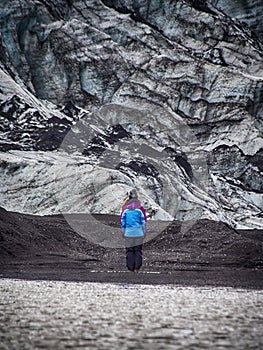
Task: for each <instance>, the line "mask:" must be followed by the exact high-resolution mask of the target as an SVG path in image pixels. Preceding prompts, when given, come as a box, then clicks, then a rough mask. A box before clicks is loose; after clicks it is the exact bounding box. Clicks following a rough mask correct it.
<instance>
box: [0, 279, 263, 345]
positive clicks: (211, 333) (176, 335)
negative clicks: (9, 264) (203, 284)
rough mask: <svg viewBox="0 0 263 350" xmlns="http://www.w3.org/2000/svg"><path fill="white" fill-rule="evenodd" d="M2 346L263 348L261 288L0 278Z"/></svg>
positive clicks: (262, 299) (0, 337)
mask: <svg viewBox="0 0 263 350" xmlns="http://www.w3.org/2000/svg"><path fill="white" fill-rule="evenodd" d="M0 293H1V294H0V344H1V346H0V347H1V349H40V348H41V349H43V348H44V349H65V348H69V349H70V348H71V349H99V350H102V349H173V350H174V349H184V350H185V349H238V350H241V349H244V350H245V349H246V350H248V349H262V348H263V327H262V326H263V291H250V290H242V289H240V290H237V289H231V288H194V287H193V288H192V287H190V288H185V287H178V286H149V285H127V284H125V285H124V284H123V285H122V284H96V283H73V282H47V281H33V282H32V281H20V280H10V279H2V280H0Z"/></svg>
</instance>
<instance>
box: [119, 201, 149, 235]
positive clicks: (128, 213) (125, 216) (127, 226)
mask: <svg viewBox="0 0 263 350" xmlns="http://www.w3.org/2000/svg"><path fill="white" fill-rule="evenodd" d="M121 230H122V233H123V234H124V236H125V237H143V236H144V235H145V233H146V224H145V218H144V215H143V212H142V211H141V209H138V208H136V207H135V208H131V209H125V210H124V211H123V213H122V215H121Z"/></svg>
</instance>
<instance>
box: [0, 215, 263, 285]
mask: <svg viewBox="0 0 263 350" xmlns="http://www.w3.org/2000/svg"><path fill="white" fill-rule="evenodd" d="M70 217H71V219H72V220H70V221H71V222H73V221H74V222H75V223H76V222H78V221H79V222H83V221H85V222H86V223H87V228H86V229H87V230H88V229H89V228H90V230H92V232H88V233H87V237H84V236H81V235H79V234H78V233H76V232H75V231H74V230H73V228H72V227H71V226H70V225H69V224H68V221H69V220H68V216H67V217H66V218H67V220H66V219H65V217H64V216H63V215H54V216H35V215H25V214H19V213H12V212H8V211H6V210H4V209H0V277H1V278H18V279H29V280H39V279H41V280H63V281H87V282H111V283H138V284H176V285H181V286H220V287H234V288H252V289H263V253H262V251H263V249H262V242H263V231H261V230H239V231H237V230H235V229H233V228H231V227H229V226H228V225H226V224H225V223H222V222H214V221H210V220H198V221H194V222H189V223H183V224H182V223H180V222H177V221H174V222H167V223H163V222H158V221H149V222H148V238H149V237H150V238H151V239H148V241H147V242H146V243H145V244H144V247H143V267H142V269H141V270H140V272H139V273H138V274H135V273H130V272H127V271H126V266H125V251H124V248H110V247H103V246H102V245H99V244H95V243H93V242H92V241H91V240H89V239H87V238H88V237H100V235H101V224H104V225H103V227H104V233H103V234H104V238H105V237H109V240H112V239H115V240H116V242H119V243H120V242H121V240H122V237H121V235H120V234H119V235H118V232H119V228H118V227H119V218H118V216H114V215H103V214H100V215H93V216H91V215H85V214H76V215H73V214H72V215H71V216H70ZM162 227H164V229H163V230H162ZM96 228H97V232H96ZM113 233H114V238H112V237H113V236H112V234H113ZM91 235H93V236H91ZM105 235H106V236H105ZM107 235H108V236H107ZM120 245H121V243H120Z"/></svg>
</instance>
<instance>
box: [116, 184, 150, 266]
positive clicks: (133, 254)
mask: <svg viewBox="0 0 263 350" xmlns="http://www.w3.org/2000/svg"><path fill="white" fill-rule="evenodd" d="M121 230H122V233H123V235H124V237H125V247H126V265H127V268H128V270H129V271H132V272H138V271H139V269H140V267H141V266H142V244H143V238H144V237H145V234H146V214H145V210H144V208H143V207H142V206H141V204H140V201H139V199H138V195H137V191H136V190H135V189H133V190H131V191H130V193H129V196H128V198H127V199H126V201H125V203H124V205H123V207H122V214H121Z"/></svg>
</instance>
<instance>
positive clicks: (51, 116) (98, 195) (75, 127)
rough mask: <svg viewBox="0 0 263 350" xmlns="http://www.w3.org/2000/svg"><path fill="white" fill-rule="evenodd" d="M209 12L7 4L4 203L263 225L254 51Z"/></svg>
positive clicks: (107, 0)
mask: <svg viewBox="0 0 263 350" xmlns="http://www.w3.org/2000/svg"><path fill="white" fill-rule="evenodd" d="M212 3H213V4H214V5H217V4H215V2H212V1H211V2H208V1H202V0H199V1H194V0H179V1H174V2H169V3H166V2H164V3H163V2H161V1H158V0H144V1H141V2H140V3H138V2H136V1H126V0H116V1H114V0H103V1H99V0H90V1H88V2H84V1H74V2H72V1H63V0H59V1H57V2H56V3H54V2H53V1H49V0H45V1H44V0H43V1H32V0H29V1H26V0H20V1H16V0H14V1H12V3H11V4H8V6H7V1H2V2H1V4H0V16H1V17H0V21H1V32H0V34H1V40H0V49H1V58H0V69H1V70H0V75H1V78H0V115H1V121H0V130H1V144H0V146H1V151H2V152H1V154H0V158H1V168H0V179H1V180H0V181H1V183H2V184H3V185H2V186H1V189H0V204H1V205H2V206H4V207H5V208H8V209H11V210H18V211H21V212H28V213H40V214H49V213H58V212H61V211H62V212H92V213H95V212H97V213H113V214H117V213H118V212H119V207H120V202H121V201H122V199H123V196H124V195H125V193H126V191H127V190H128V189H130V188H131V187H133V186H136V187H137V188H138V190H139V193H140V195H141V198H142V202H143V204H144V205H145V206H146V209H147V211H148V213H149V215H150V216H153V217H155V218H157V219H158V218H161V219H172V218H173V217H175V218H176V219H180V220H187V219H191V220H195V219H197V218H210V219H213V220H223V221H225V222H228V223H230V224H231V225H237V226H239V227H243V226H244V227H262V224H263V221H262V208H263V197H262V190H263V188H262V145H263V139H262V102H263V101H262V89H263V70H262V42H261V41H260V40H259V39H258V38H259V36H258V37H257V36H255V35H253V34H252V33H251V31H250V30H249V29H248V27H247V26H245V25H243V24H242V23H241V22H239V21H238V20H236V19H232V18H230V17H228V16H227V15H225V14H224V13H223V12H222V11H221V10H218V9H217V8H216V7H214V6H213V5H212ZM218 6H219V4H218ZM219 7H220V6H219ZM228 8H229V7H228ZM257 8H259V6H258V7H257V6H256V5H255V7H254V8H253V11H257ZM259 10H260V8H259ZM225 12H226V13H227V11H225ZM254 13H255V12H254ZM257 28H258V27H257ZM253 29H255V28H254V27H253ZM255 30H257V29H255ZM258 30H259V32H258V33H260V29H258Z"/></svg>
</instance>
